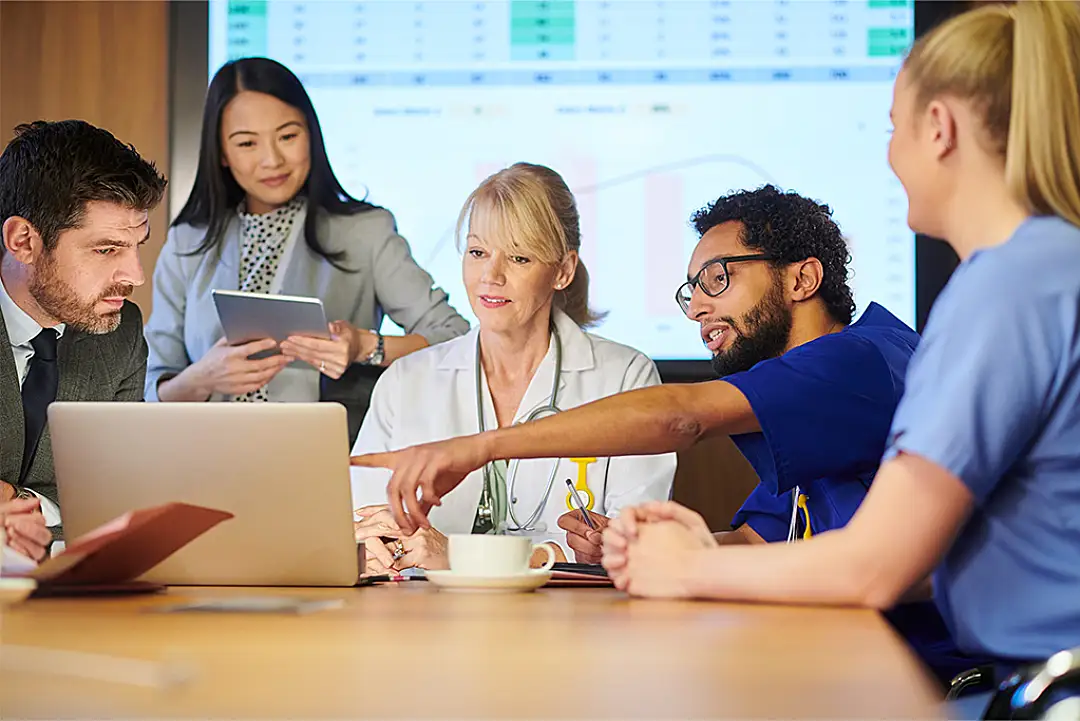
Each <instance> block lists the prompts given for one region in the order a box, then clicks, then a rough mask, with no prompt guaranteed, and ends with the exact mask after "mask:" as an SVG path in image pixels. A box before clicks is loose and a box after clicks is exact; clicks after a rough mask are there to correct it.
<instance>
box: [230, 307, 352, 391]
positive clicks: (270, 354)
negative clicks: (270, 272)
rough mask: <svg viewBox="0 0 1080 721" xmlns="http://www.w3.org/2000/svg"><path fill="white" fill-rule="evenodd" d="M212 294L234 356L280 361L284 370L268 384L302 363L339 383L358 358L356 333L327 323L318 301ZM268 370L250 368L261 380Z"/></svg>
mask: <svg viewBox="0 0 1080 721" xmlns="http://www.w3.org/2000/svg"><path fill="white" fill-rule="evenodd" d="M212 294H213V297H214V303H215V305H216V306H217V310H218V317H219V318H220V320H221V327H222V329H223V330H224V331H225V338H226V339H227V340H228V343H229V345H231V346H233V350H235V349H237V348H244V349H245V352H246V351H247V350H252V351H254V352H253V353H252V354H251V355H250V356H247V355H245V356H243V357H244V358H246V359H249V360H250V361H260V362H261V361H263V360H270V359H271V358H274V357H275V356H276V357H277V358H278V359H279V360H278V361H277V365H278V366H280V367H278V368H277V369H276V370H273V372H272V374H271V375H270V376H269V378H273V375H276V373H277V371H278V370H280V369H281V367H284V366H285V365H287V364H288V363H289V362H292V361H293V360H300V361H303V362H305V363H307V364H308V365H310V366H311V367H313V368H315V369H317V370H318V371H319V372H320V373H323V374H324V375H326V376H328V377H330V378H335V379H336V378H340V377H341V375H342V374H343V373H344V372H345V369H346V368H348V367H349V365H350V364H351V363H352V362H353V361H354V360H355V358H356V357H357V354H358V353H359V347H358V345H359V338H358V334H357V333H356V332H355V329H354V328H353V327H352V326H351V325H349V324H348V323H346V322H344V321H335V322H334V323H327V321H326V313H325V311H324V309H323V304H322V301H321V300H319V299H318V298H302V297H298V296H288V295H268V294H264V293H244V292H241V291H230V290H214V291H212ZM257 343H258V344H260V345H256V344H257ZM234 355H235V354H234ZM264 365H268V366H269V364H264ZM270 370H271V368H270V367H267V368H265V369H263V368H261V367H260V368H259V369H258V370H256V369H254V368H252V369H250V370H249V373H252V374H254V373H259V374H260V377H261V376H262V375H264V373H263V371H266V372H269V371H270ZM269 378H267V379H266V380H269Z"/></svg>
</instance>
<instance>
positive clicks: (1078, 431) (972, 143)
mask: <svg viewBox="0 0 1080 721" xmlns="http://www.w3.org/2000/svg"><path fill="white" fill-rule="evenodd" d="M892 120H893V126H894V131H893V136H892V140H891V142H890V146H889V162H890V163H891V165H892V167H893V169H894V171H895V172H896V175H897V176H898V177H899V179H900V181H901V183H903V185H904V188H905V190H906V191H907V194H908V199H909V211H908V222H909V224H910V225H911V227H912V229H913V230H915V231H917V232H920V233H927V234H929V235H933V236H936V237H939V238H942V239H944V240H945V241H946V242H948V243H949V244H950V245H951V246H952V247H953V248H954V249H955V250H956V252H957V253H958V254H959V256H960V258H961V264H960V266H959V268H958V269H957V270H956V272H955V273H954V275H953V277H952V279H951V280H950V281H949V284H948V286H947V287H946V288H945V290H944V291H943V292H942V294H941V296H940V297H939V298H938V300H937V302H936V304H935V306H934V309H933V312H932V314H931V316H930V319H929V321H928V323H927V327H926V329H925V331H924V334H923V337H922V341H921V343H920V345H919V347H918V349H917V350H916V352H915V356H914V358H913V359H912V361H911V365H910V366H909V369H908V374H907V380H906V389H905V394H904V397H903V399H902V400H901V402H900V405H899V408H898V409H897V412H896V415H895V417H894V420H893V426H892V431H891V434H890V435H891V440H890V443H889V446H888V449H887V451H886V454H885V460H884V461H883V463H882V465H881V467H880V469H879V471H878V474H877V476H876V477H875V479H874V482H873V485H872V487H871V489H870V492H869V493H868V494H867V496H866V499H865V500H864V501H863V503H862V505H861V506H860V508H859V510H858V511H857V512H856V513H855V516H854V518H853V519H852V520H851V522H850V523H849V524H848V525H847V526H846V527H844V528H841V529H838V530H836V531H834V532H831V533H826V534H821V535H819V536H815V537H814V538H812V539H810V540H807V541H802V542H798V543H793V544H788V545H777V544H769V545H767V546H753V547H721V548H712V547H710V544H708V542H707V532H706V531H707V529H705V527H704V524H703V522H702V520H701V518H700V517H699V516H697V515H696V514H694V513H692V512H691V511H689V510H687V509H685V508H682V507H681V506H678V505H676V504H671V503H661V504H646V505H644V506H642V507H638V508H634V509H628V510H627V511H624V512H623V514H622V515H621V516H620V517H619V518H618V519H617V520H616V521H614V522H613V523H612V525H611V526H609V528H608V531H607V532H606V533H605V536H604V565H605V567H607V569H608V571H609V573H610V574H611V575H612V576H613V578H614V579H615V580H616V584H617V585H618V586H619V587H620V588H623V589H626V590H628V591H629V592H630V593H631V594H634V595H638V596H650V597H706V598H716V599H729V600H742V601H772V602H779V603H800V604H801V603H812V604H833V605H845V606H851V605H854V606H868V607H872V608H877V609H886V608H890V607H892V606H894V605H896V604H898V603H900V602H902V601H903V600H905V599H907V598H912V597H917V596H919V595H921V594H924V593H926V594H928V593H930V588H931V584H929V583H927V581H928V580H929V579H930V578H931V577H932V578H933V584H932V588H933V591H932V592H933V597H934V600H935V602H936V604H937V606H938V608H939V610H940V611H941V613H942V616H943V617H944V619H945V621H946V623H947V625H948V626H949V628H950V630H951V631H952V632H953V634H954V636H955V639H956V641H957V643H958V645H959V647H960V648H961V649H962V650H964V651H966V652H968V653H972V654H978V655H986V656H990V657H992V658H994V659H996V660H998V661H1000V664H1001V667H1002V668H1005V669H1007V668H1010V667H1015V666H1016V665H1017V664H1020V663H1023V662H1025V661H1029V660H1037V659H1045V658H1046V657H1048V656H1050V655H1051V654H1053V653H1055V652H1057V651H1059V650H1062V649H1066V648H1071V647H1075V646H1080V602H1078V599H1080V5H1078V4H1077V3H1075V2H1035V1H1034V0H1024V1H1023V2H1018V3H1016V4H1014V5H1010V6H998V5H987V6H984V7H981V8H979V9H977V10H974V11H971V12H968V13H966V14H964V15H961V16H959V17H956V18H954V19H952V20H950V21H948V22H946V23H944V24H943V25H941V26H940V27H938V28H937V29H936V30H934V31H933V32H931V33H930V34H928V35H927V36H925V37H923V38H922V39H921V40H919V42H917V43H916V44H915V46H914V47H913V48H912V50H911V53H910V55H909V57H908V58H907V61H906V62H905V64H904V68H903V70H902V71H901V73H900V74H899V76H898V77H897V81H896V88H895V95H894V102H893V108H892Z"/></svg>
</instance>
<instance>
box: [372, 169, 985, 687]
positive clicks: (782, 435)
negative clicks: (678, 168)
mask: <svg viewBox="0 0 1080 721" xmlns="http://www.w3.org/2000/svg"><path fill="white" fill-rule="evenodd" d="M693 223H694V225H695V227H696V229H697V231H698V233H699V234H700V236H701V240H700V242H699V243H698V245H697V247H696V248H695V250H694V253H693V257H692V258H691V260H690V266H689V273H688V276H687V278H688V279H687V281H686V283H684V284H683V285H682V286H681V287H680V288H679V289H678V292H677V294H676V298H675V300H676V302H678V304H679V306H680V308H681V309H682V310H683V312H684V313H685V314H686V316H687V317H688V318H689V319H690V320H693V321H694V322H696V323H697V324H698V325H699V327H700V333H701V340H702V343H704V344H705V345H706V347H708V349H709V350H710V352H711V353H712V365H713V368H714V370H715V371H716V373H717V375H718V376H719V377H720V379H721V380H719V381H715V382H709V383H701V384H694V385H683V386H672V385H665V386H658V387H657V388H653V389H646V390H645V391H638V392H632V393H627V394H620V395H618V396H614V397H612V398H610V399H607V400H604V401H600V402H597V403H592V404H588V405H586V406H583V407H581V408H577V409H571V410H568V411H565V412H563V413H561V414H559V415H558V416H556V417H553V418H550V419H545V420H544V421H541V422H538V423H535V424H526V425H523V426H521V427H519V428H514V429H511V430H510V431H509V432H507V433H504V432H503V431H502V430H500V431H497V432H495V433H492V434H484V435H483V436H472V437H467V438H462V439H455V440H451V441H448V442H445V443H442V444H439V445H438V446H428V447H427V452H428V453H432V452H435V453H436V454H437V455H438V458H436V459H434V463H435V465H436V468H437V469H441V468H446V469H452V471H448V472H447V475H448V476H450V477H456V476H457V474H458V472H459V471H462V470H463V469H464V468H465V467H466V466H472V465H473V464H474V463H475V462H476V461H478V460H480V459H481V458H483V460H482V461H481V463H480V465H482V464H483V463H484V462H487V461H489V460H492V459H491V458H487V457H485V456H487V455H492V456H494V457H498V458H524V457H549V456H550V457H572V456H575V457H576V456H604V455H609V453H607V452H606V451H607V448H608V447H609V446H610V445H611V443H612V440H611V438H609V437H608V436H610V434H611V432H612V429H617V430H615V431H614V433H617V434H618V445H621V446H623V447H624V448H625V449H626V450H628V451H629V452H631V453H641V454H645V453H660V452H669V451H676V450H680V449H681V448H684V447H686V446H687V445H689V442H692V441H693V440H696V439H697V438H700V437H703V436H706V435H720V434H723V435H730V436H731V438H732V440H733V441H734V442H735V444H736V445H737V446H738V448H739V450H740V451H741V452H742V453H743V455H744V456H746V458H747V459H748V460H749V461H750V463H751V465H752V466H753V467H754V470H755V471H756V472H757V474H758V478H759V480H760V483H759V484H758V486H757V487H756V488H755V489H754V491H753V492H752V493H751V494H750V496H749V498H748V499H747V500H746V502H745V503H744V504H743V506H742V508H741V509H740V510H739V512H738V513H737V514H736V516H735V518H734V519H733V522H732V527H733V529H734V530H732V531H726V532H723V533H719V534H717V539H718V540H719V541H720V542H721V543H775V542H783V541H794V540H797V539H803V538H809V537H811V536H812V535H814V534H817V533H822V532H825V531H828V530H830V529H834V528H839V527H841V526H843V525H845V524H847V522H848V521H849V520H850V519H851V517H852V515H854V513H855V509H856V508H857V507H858V506H859V504H860V503H861V502H862V499H863V498H864V497H865V495H866V492H867V490H868V488H869V485H870V481H871V480H872V479H873V477H874V473H875V472H876V471H877V468H878V464H879V462H880V460H881V457H882V454H883V453H884V450H885V443H886V439H887V436H888V433H889V427H890V424H891V422H892V417H893V413H894V411H895V410H896V406H897V404H898V402H899V400H900V397H901V396H902V395H903V391H904V375H905V373H906V371H907V365H908V361H909V360H910V359H911V356H912V353H913V352H914V350H915V345H916V343H917V342H918V335H917V334H916V333H915V332H914V331H913V330H912V329H911V328H909V327H908V326H907V325H905V324H904V323H903V322H902V321H900V320H899V319H897V318H896V317H895V316H893V315H892V314H891V313H889V311H887V310H886V309H885V308H883V307H882V306H880V305H878V304H876V303H870V304H869V306H868V307H867V308H866V310H865V311H864V312H863V314H862V315H861V317H859V319H858V320H855V321H854V322H853V317H854V313H855V303H854V301H853V299H852V292H851V288H850V286H849V285H848V262H849V260H850V256H849V254H848V248H847V244H846V242H845V240H844V238H843V236H842V235H841V233H840V228H839V227H838V226H837V225H836V223H835V222H834V221H833V219H832V213H831V211H830V209H829V208H828V206H825V205H821V204H819V203H817V202H815V201H813V200H810V199H807V198H804V197H802V196H799V195H797V194H795V193H785V192H781V191H780V190H778V189H776V188H774V187H772V186H765V187H763V188H760V189H758V190H753V191H741V192H737V193H734V194H731V195H727V196H724V197H721V198H720V199H719V200H717V201H716V202H715V203H714V204H713V205H711V206H709V207H708V208H705V209H703V210H701V211H699V212H698V213H696V214H695V215H694V218H693ZM688 413H689V414H690V415H691V417H692V418H693V419H694V423H695V425H696V427H695V428H694V429H691V432H687V431H686V429H681V430H680V429H672V428H670V427H669V426H670V425H671V424H670V423H666V422H665V421H664V418H665V417H668V416H670V417H671V418H683V419H685V418H686V417H687V414H688ZM504 440H505V442H506V443H505V445H504ZM688 441H689V442H688ZM478 449H479V450H478ZM414 452H415V451H410V450H409V449H406V450H405V451H403V452H400V453H398V454H380V455H378V456H374V457H367V458H364V459H361V460H360V463H361V464H364V465H376V466H379V465H381V466H384V467H390V468H394V469H395V471H396V470H398V469H400V468H402V466H403V465H407V463H408V460H409V459H408V455H409V454H410V453H414ZM427 467H428V468H431V467H432V466H431V459H428V463H427ZM476 467H479V466H476ZM470 470H472V469H471V468H470ZM466 472H467V471H466ZM402 475H406V474H400V473H395V478H394V480H393V481H392V482H391V489H390V490H391V499H390V500H391V503H394V501H395V498H394V496H395V494H398V493H400V495H398V500H399V502H400V499H401V498H402V497H406V498H407V496H408V494H410V493H411V494H413V498H415V488H416V487H417V485H418V483H419V481H420V480H422V479H420V478H418V477H413V478H404V479H403V478H400V476H402ZM432 475H434V474H432ZM461 475H462V477H464V473H463V474H461ZM718 476H720V477H719V478H718V479H717V480H718V481H719V482H722V480H723V479H722V471H718ZM410 482H411V488H412V489H411V490H409V486H410ZM455 485H456V484H455ZM448 491H449V488H438V489H435V490H434V491H433V490H432V489H429V488H425V497H426V498H432V497H434V496H435V495H440V494H445V493H446V492H448ZM590 517H591V519H592V520H593V521H594V524H595V525H596V526H597V527H598V528H597V529H596V530H594V529H591V528H589V527H588V526H587V525H586V524H585V523H584V522H583V520H582V518H581V515H580V512H578V511H573V512H570V513H567V514H565V515H564V516H563V517H562V518H560V520H559V526H560V527H561V528H563V529H565V530H566V531H567V542H568V545H569V546H570V547H571V548H572V549H574V551H575V557H576V560H577V561H579V562H584V563H599V561H600V558H601V555H602V548H601V543H602V537H601V531H602V530H603V528H604V527H605V526H606V525H607V522H608V519H607V518H604V517H603V516H600V515H598V514H591V513H590ZM892 614H893V615H892V618H891V620H893V621H894V623H896V624H897V625H898V626H901V627H902V631H903V633H904V634H905V636H906V637H907V638H909V639H911V640H912V643H913V645H914V646H915V647H916V650H918V651H919V653H920V654H921V655H922V656H923V657H924V659H925V660H926V661H927V663H928V665H930V666H931V667H932V668H933V669H934V671H935V673H936V674H937V675H938V677H939V678H940V679H942V681H947V680H948V679H949V678H950V677H951V676H953V675H955V674H956V673H958V672H960V671H963V670H965V669H968V668H971V667H973V666H976V665H978V661H977V660H976V659H970V658H966V657H963V656H962V655H960V654H959V653H958V652H957V651H956V649H955V646H954V644H953V643H952V640H951V638H950V637H949V634H948V632H947V630H946V629H945V626H944V624H943V623H942V621H941V619H940V617H939V616H938V614H937V612H936V610H935V609H934V608H933V606H932V604H930V603H928V602H926V603H919V604H911V605H907V606H904V607H902V608H899V609H897V610H895V611H893V612H892Z"/></svg>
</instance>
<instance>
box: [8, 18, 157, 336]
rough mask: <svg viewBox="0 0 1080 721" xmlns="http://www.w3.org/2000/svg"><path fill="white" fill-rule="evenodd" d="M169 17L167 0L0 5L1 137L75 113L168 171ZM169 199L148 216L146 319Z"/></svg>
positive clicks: (139, 297)
mask: <svg viewBox="0 0 1080 721" xmlns="http://www.w3.org/2000/svg"><path fill="white" fill-rule="evenodd" d="M168 18H169V7H168V3H167V2H165V1H164V0H141V1H140V2H123V1H115V0H112V1H107V2H95V1H93V0H88V1H85V2H84V1H82V0H77V1H74V2H72V1H68V0H63V1H51V0H50V1H27V0H3V1H2V2H0V143H3V144H7V142H8V141H9V140H10V139H11V134H12V130H13V129H14V127H15V126H16V125H18V124H19V123H24V122H29V121H31V120H38V119H44V120H62V119H65V118H80V119H82V120H86V121H87V122H90V123H93V124H94V125H98V126H100V127H103V128H105V129H107V130H109V131H110V132H111V133H113V134H114V135H115V136H116V137H118V138H120V139H121V140H123V141H124V142H126V143H131V144H132V145H134V146H135V148H136V149H137V150H138V151H139V154H140V155H142V156H143V157H144V158H146V159H147V160H152V161H153V162H154V163H155V164H156V165H157V167H158V168H159V169H160V170H161V171H162V172H164V173H166V175H167V174H168V169H169V107H168V100H169V87H168V78H169V68H168V59H169V58H168V56H169V42H168V41H169V32H168V30H169V28H168ZM167 199H168V195H167V194H166V199H165V200H164V201H163V202H162V205H161V207H159V208H158V209H157V210H156V211H155V212H154V214H153V215H152V216H151V237H150V241H149V242H148V243H147V244H146V247H145V248H144V251H143V263H144V267H145V270H146V273H147V282H146V284H145V285H143V286H142V287H141V288H138V289H136V291H135V295H134V300H135V301H136V302H137V303H138V304H139V305H140V307H141V308H142V310H143V316H144V317H146V316H148V315H149V312H150V279H149V278H150V273H151V272H152V270H153V267H154V262H155V261H156V260H157V256H158V253H159V252H160V250H161V245H162V243H163V242H164V240H165V231H166V227H167V223H168V218H169V215H168V212H167V211H168V209H167V208H166V207H165V204H166V202H167Z"/></svg>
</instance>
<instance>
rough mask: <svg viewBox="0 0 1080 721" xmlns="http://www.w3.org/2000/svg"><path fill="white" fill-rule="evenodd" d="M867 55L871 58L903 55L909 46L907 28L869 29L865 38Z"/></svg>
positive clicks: (909, 33) (909, 39)
mask: <svg viewBox="0 0 1080 721" xmlns="http://www.w3.org/2000/svg"><path fill="white" fill-rule="evenodd" d="M866 46H867V54H868V55H869V56H870V57H872V58H881V57H889V56H892V55H903V54H904V53H905V52H906V51H907V49H908V47H910V46H911V31H910V30H909V29H908V28H870V29H869V30H868V31H867V37H866Z"/></svg>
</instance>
